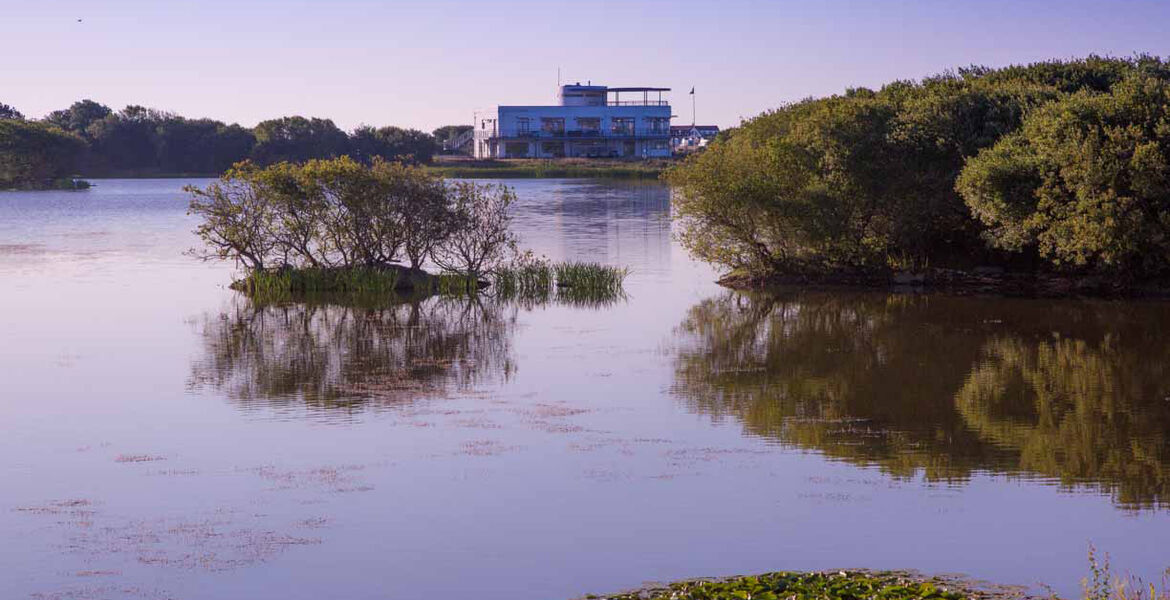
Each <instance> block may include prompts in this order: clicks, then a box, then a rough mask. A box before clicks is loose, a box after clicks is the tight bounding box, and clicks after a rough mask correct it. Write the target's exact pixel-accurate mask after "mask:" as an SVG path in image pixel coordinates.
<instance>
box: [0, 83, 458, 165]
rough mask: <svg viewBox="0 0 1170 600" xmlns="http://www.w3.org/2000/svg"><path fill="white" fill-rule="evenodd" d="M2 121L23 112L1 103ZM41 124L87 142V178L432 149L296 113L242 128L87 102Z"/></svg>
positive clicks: (390, 156) (420, 140)
mask: <svg viewBox="0 0 1170 600" xmlns="http://www.w3.org/2000/svg"><path fill="white" fill-rule="evenodd" d="M5 115H8V116H5ZM3 118H23V116H21V115H20V113H19V112H16V111H15V109H11V107H8V106H7V105H0V119H3ZM44 122H45V123H47V124H50V125H53V126H55V127H57V128H59V129H61V130H63V131H66V132H71V133H75V134H77V135H78V136H80V137H81V138H82V139H84V140H85V141H86V143H87V145H88V146H89V148H88V150H89V151H88V152H87V153H86V156H85V160H84V161H83V162H82V163H81V164H80V165H79V169H80V171H81V172H82V173H84V174H87V175H92V176H110V175H119V176H150V175H157V174H180V173H183V174H208V173H223V172H225V171H226V170H227V169H229V168H231V166H232V165H233V164H235V163H238V162H241V161H244V160H252V161H254V162H256V163H258V164H261V165H270V164H276V163H280V162H304V161H307V160H311V159H329V158H336V157H338V156H343V155H349V156H352V157H353V158H355V159H357V160H359V161H361V162H363V163H365V164H367V165H368V164H372V163H373V160H374V159H376V158H381V159H384V160H390V161H400V162H408V163H416V164H417V163H427V162H430V160H431V156H432V155H433V154H434V153H435V151H436V143H435V141H434V138H433V137H432V136H431V135H429V134H427V133H424V132H421V131H417V130H414V129H401V128H398V127H382V128H378V129H375V128H373V127H367V126H362V127H359V128H357V129H355V130H354V131H353V132H352V133H350V134H347V133H346V132H344V131H342V130H340V129H339V128H338V127H337V126H336V125H335V124H334V123H333V121H330V120H329V119H317V118H305V117H300V116H292V117H283V118H279V119H270V120H267V121H263V122H261V123H260V124H258V125H257V126H256V127H255V128H254V129H249V128H246V127H241V126H240V125H237V124H230V125H229V124H225V123H223V122H220V121H216V120H213V119H189V118H185V117H182V116H179V115H175V114H172V113H168V112H164V111H159V110H154V109H150V108H145V107H142V106H134V105H131V106H127V107H126V108H124V109H122V110H121V111H117V112H115V111H113V110H111V109H110V108H109V107H108V106H105V105H102V104H99V103H97V102H94V101H92V100H81V101H79V102H75V103H74V104H73V105H72V106H70V107H69V108H67V109H64V110H58V111H54V112H52V113H50V114H49V116H47V117H45V120H44Z"/></svg>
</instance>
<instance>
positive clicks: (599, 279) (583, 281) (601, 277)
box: [552, 261, 630, 293]
mask: <svg viewBox="0 0 1170 600" xmlns="http://www.w3.org/2000/svg"><path fill="white" fill-rule="evenodd" d="M552 269H553V273H554V275H555V277H556V280H557V283H556V285H557V287H561V288H580V289H583V290H589V291H596V292H604V293H618V292H620V291H621V290H622V283H623V282H624V281H625V280H626V276H627V275H629V274H630V270H629V269H628V268H626V267H610V266H606V265H599V264H597V263H587V262H577V261H570V262H561V263H556V264H554V265H553V266H552Z"/></svg>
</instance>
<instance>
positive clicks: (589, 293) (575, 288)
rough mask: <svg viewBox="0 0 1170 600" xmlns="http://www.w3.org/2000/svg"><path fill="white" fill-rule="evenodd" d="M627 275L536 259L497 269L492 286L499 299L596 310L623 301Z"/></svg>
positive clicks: (611, 269)
mask: <svg viewBox="0 0 1170 600" xmlns="http://www.w3.org/2000/svg"><path fill="white" fill-rule="evenodd" d="M627 275H629V269H627V268H625V267H612V266H607V265H601V264H598V263H588V262H578V261H570V262H560V263H551V262H548V261H544V260H539V261H531V262H526V263H524V264H521V265H517V266H513V267H510V268H506V269H501V270H498V271H497V272H496V274H495V278H494V279H493V282H492V284H493V289H494V293H495V294H497V295H498V296H499V297H501V298H503V299H515V300H519V301H522V302H525V303H528V304H543V303H547V302H549V301H556V302H559V303H563V304H568V305H572V306H583V307H594V308H600V307H603V306H608V305H610V304H613V303H614V302H617V301H619V300H623V299H625V290H624V289H623V287H622V286H623V282H624V281H625V278H626V276H627Z"/></svg>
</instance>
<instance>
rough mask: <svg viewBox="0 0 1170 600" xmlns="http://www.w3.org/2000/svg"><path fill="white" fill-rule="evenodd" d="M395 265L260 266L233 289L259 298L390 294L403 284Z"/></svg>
mask: <svg viewBox="0 0 1170 600" xmlns="http://www.w3.org/2000/svg"><path fill="white" fill-rule="evenodd" d="M401 284H402V276H401V272H400V271H398V270H394V269H370V268H360V267H354V268H344V269H323V268H308V269H278V270H258V271H252V272H250V273H248V275H247V277H245V278H243V279H241V280H239V281H236V282H235V283H233V284H232V286H231V287H232V289H235V290H239V291H241V292H244V293H245V294H247V295H249V296H252V297H254V298H258V299H269V300H276V299H280V298H282V297H284V296H292V295H301V294H314V293H323V292H328V293H345V294H389V293H393V292H394V291H395V290H398V289H399V288H401V287H402V285H401Z"/></svg>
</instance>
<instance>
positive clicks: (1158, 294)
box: [716, 268, 1170, 299]
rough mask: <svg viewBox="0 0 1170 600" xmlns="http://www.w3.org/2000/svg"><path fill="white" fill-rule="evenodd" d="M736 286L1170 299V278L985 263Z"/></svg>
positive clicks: (753, 280)
mask: <svg viewBox="0 0 1170 600" xmlns="http://www.w3.org/2000/svg"><path fill="white" fill-rule="evenodd" d="M716 283H718V284H719V285H721V286H723V287H726V288H730V289H733V290H736V291H745V292H747V291H765V290H768V289H770V288H777V287H792V286H800V287H804V288H813V289H852V290H869V291H889V292H909V293H916V292H945V293H950V294H955V295H970V296H1001V297H1021V298H1105V299H1140V298H1170V282H1168V281H1140V282H1131V281H1122V280H1118V279H1111V278H1107V277H1102V276H1094V275H1060V274H1055V273H1024V272H1011V271H1003V270H1000V269H995V268H980V269H974V270H970V271H965V270H960V269H941V268H936V269H928V270H925V271H921V272H917V273H878V274H874V273H832V274H811V275H795V274H773V275H766V276H758V275H745V274H738V273H729V274H727V275H724V276H722V277H720V278H719V279H717V280H716Z"/></svg>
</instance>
